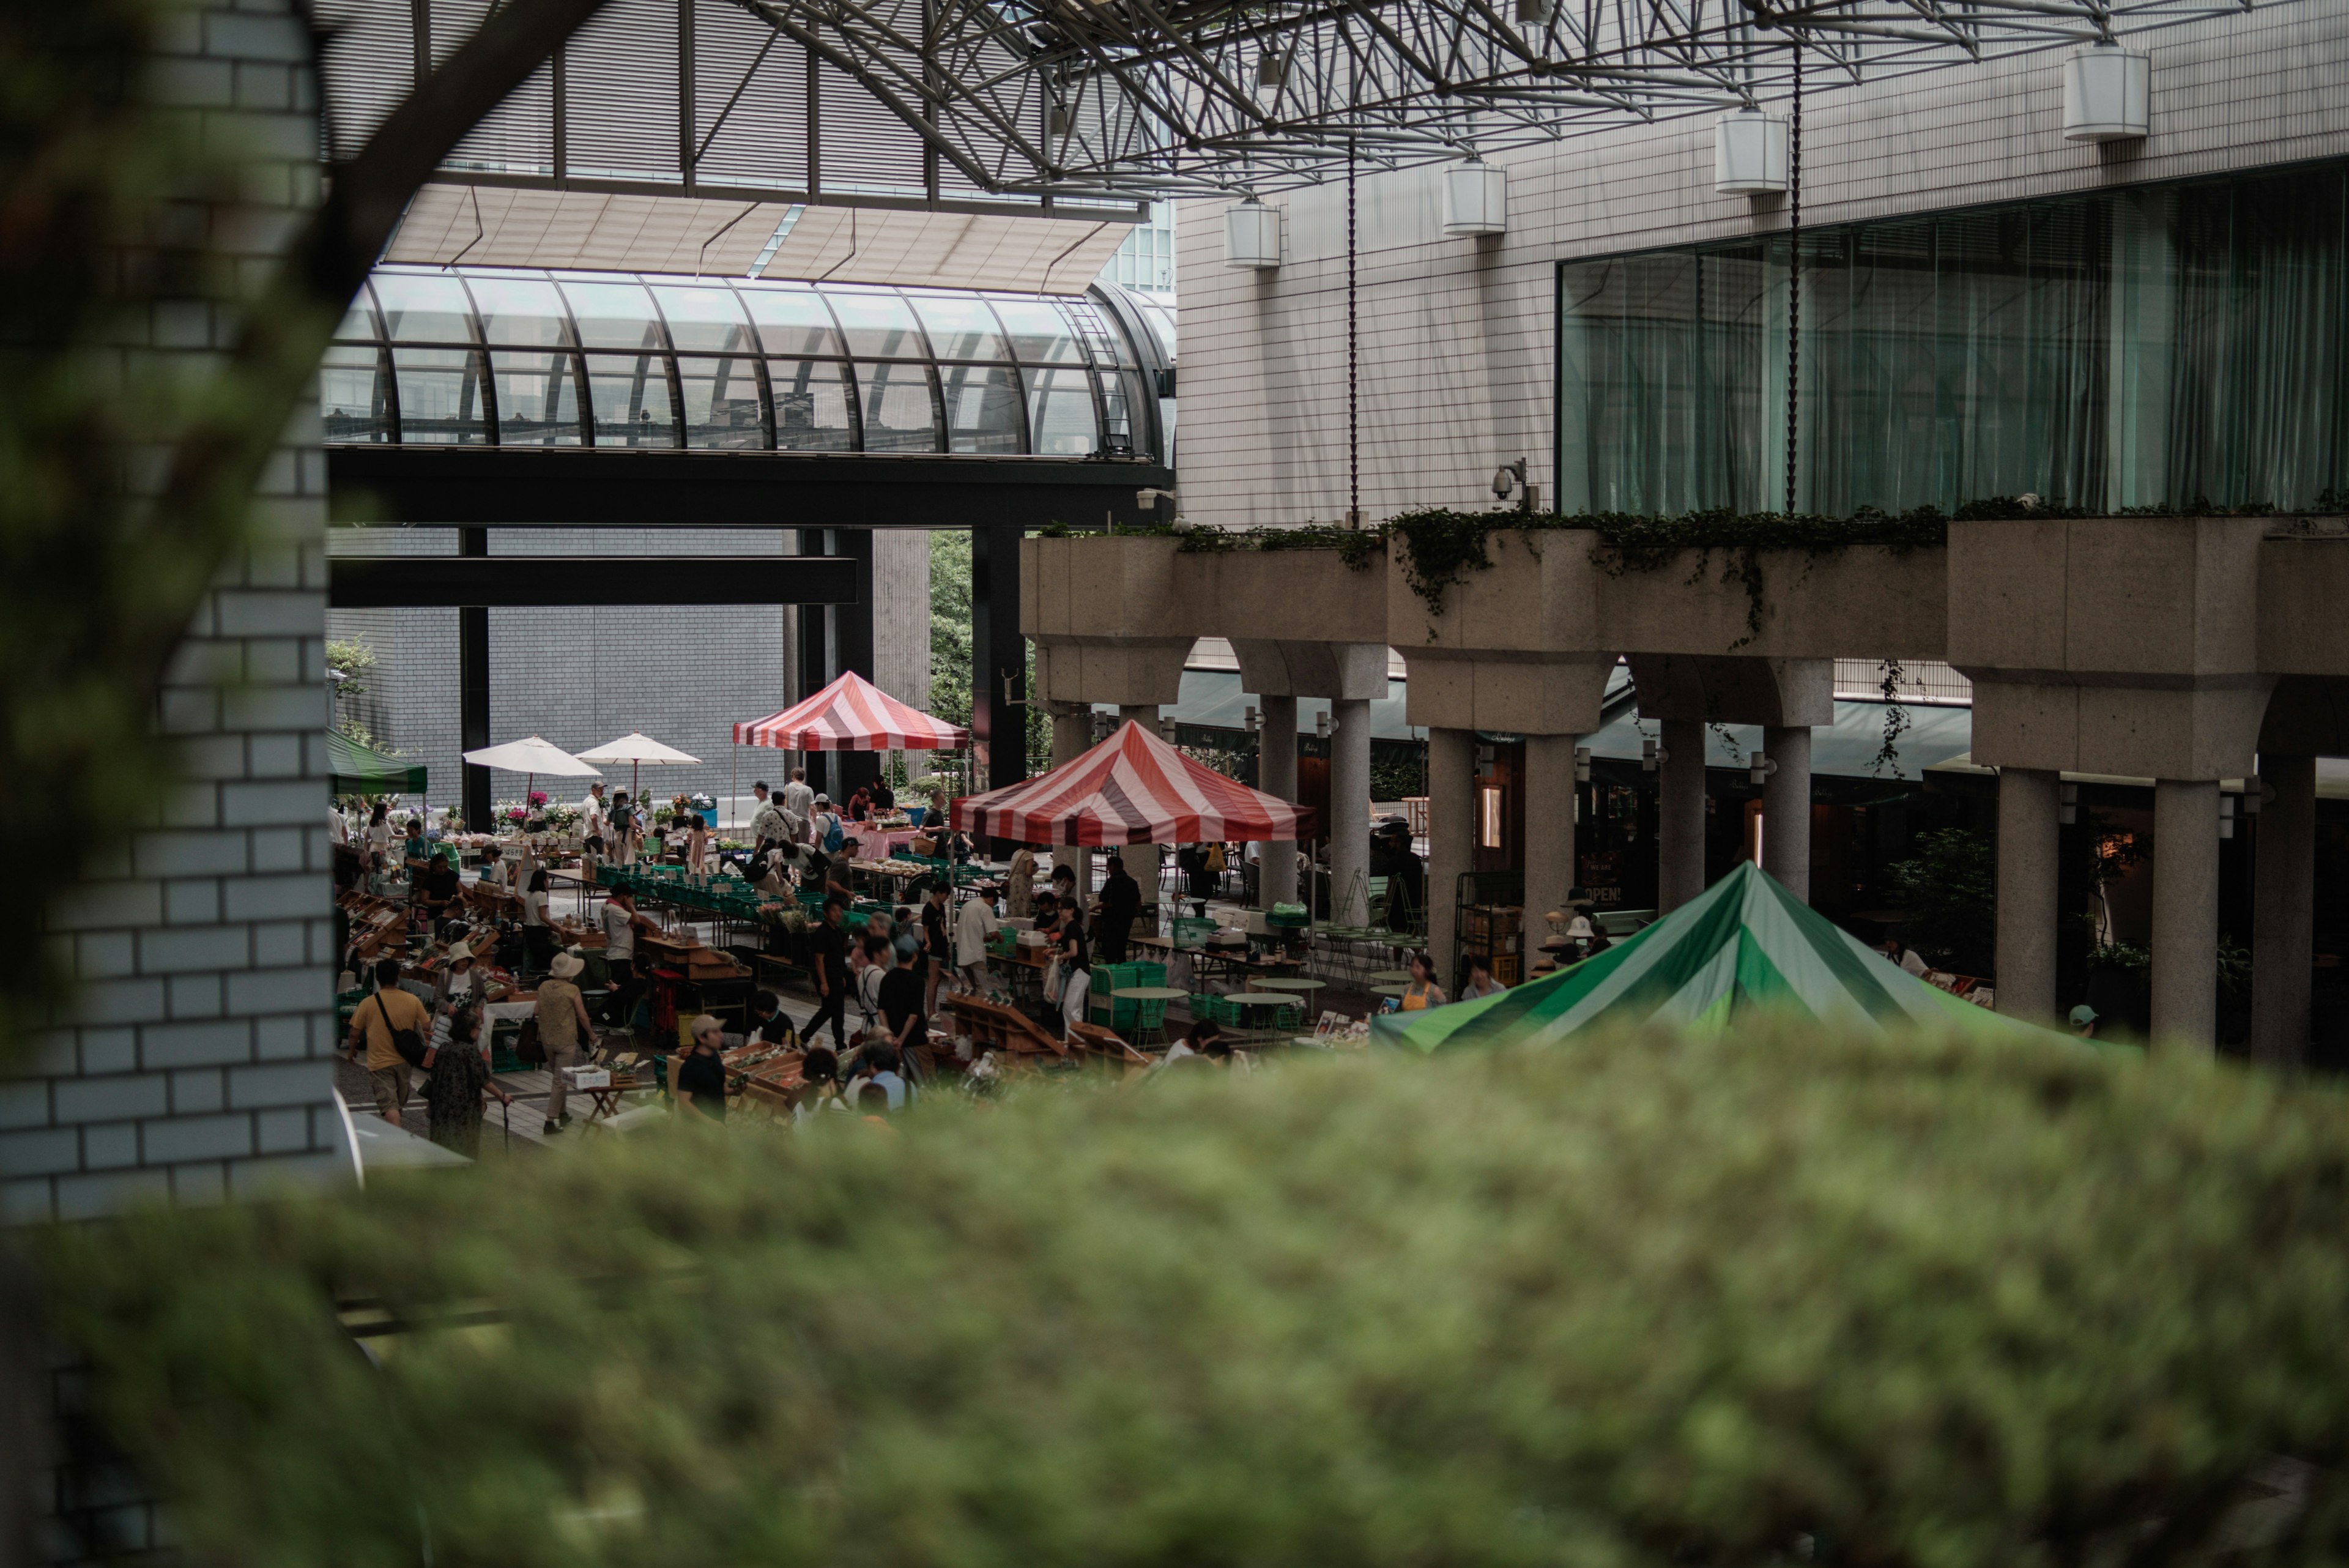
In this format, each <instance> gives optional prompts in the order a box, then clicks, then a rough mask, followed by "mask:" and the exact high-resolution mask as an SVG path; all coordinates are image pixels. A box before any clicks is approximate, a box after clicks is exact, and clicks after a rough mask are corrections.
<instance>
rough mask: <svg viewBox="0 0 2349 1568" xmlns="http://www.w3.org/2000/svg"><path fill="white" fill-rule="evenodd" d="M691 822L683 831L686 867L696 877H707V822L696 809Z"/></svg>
mask: <svg viewBox="0 0 2349 1568" xmlns="http://www.w3.org/2000/svg"><path fill="white" fill-rule="evenodd" d="M692 824H693V825H692V826H690V827H688V828H687V829H686V832H685V866H686V869H687V870H688V871H690V872H692V873H693V874H694V875H695V876H697V877H707V876H709V824H708V823H707V822H704V821H703V820H702V818H701V814H700V813H699V812H698V811H697V812H695V813H694V814H693V818H692Z"/></svg>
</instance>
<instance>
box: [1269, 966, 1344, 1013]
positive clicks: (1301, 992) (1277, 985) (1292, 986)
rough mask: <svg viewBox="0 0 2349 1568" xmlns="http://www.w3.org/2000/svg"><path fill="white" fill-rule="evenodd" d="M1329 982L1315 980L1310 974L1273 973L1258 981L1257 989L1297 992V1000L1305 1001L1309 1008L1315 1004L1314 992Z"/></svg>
mask: <svg viewBox="0 0 2349 1568" xmlns="http://www.w3.org/2000/svg"><path fill="white" fill-rule="evenodd" d="M1329 983H1330V982H1329V981H1326V980H1315V979H1314V978H1313V977H1312V976H1310V975H1303V974H1293V975H1272V976H1269V977H1268V978H1266V979H1263V980H1259V981H1257V982H1256V986H1255V989H1256V990H1257V991H1288V992H1296V993H1297V1000H1298V1001H1299V1002H1303V1003H1304V1004H1305V1005H1306V1007H1307V1008H1308V1009H1310V1008H1311V1007H1312V1005H1313V993H1314V992H1317V991H1319V990H1320V989H1321V988H1322V987H1323V986H1325V985H1327V984H1329Z"/></svg>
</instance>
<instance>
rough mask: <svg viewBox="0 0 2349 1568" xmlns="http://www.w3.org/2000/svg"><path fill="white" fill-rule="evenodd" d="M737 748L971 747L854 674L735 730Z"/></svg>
mask: <svg viewBox="0 0 2349 1568" xmlns="http://www.w3.org/2000/svg"><path fill="white" fill-rule="evenodd" d="M734 743H735V744H736V745H738V746H778V747H781V749H782V750H784V751H787V752H886V751H907V752H938V751H956V750H958V749H960V748H962V747H964V746H968V745H969V744H970V732H969V731H968V730H966V729H963V728H962V727H961V726H959V725H956V724H949V723H947V722H945V721H944V720H942V719H933V718H931V717H930V716H929V715H928V714H927V713H925V712H923V711H921V710H920V709H918V708H909V707H907V706H906V705H905V703H903V702H900V701H897V700H896V699H895V697H892V696H890V695H889V694H888V693H887V692H886V691H882V690H881V689H880V688H879V687H878V686H875V685H874V684H873V682H871V681H870V680H865V679H864V677H863V676H862V675H859V674H857V673H856V671H854V670H849V671H848V672H847V673H845V674H843V676H841V678H840V679H839V680H835V681H833V683H832V684H831V685H829V686H827V687H825V688H824V689H823V691H819V692H817V693H816V694H815V695H814V696H812V697H811V698H809V699H808V700H807V701H804V702H801V703H798V704H796V705H795V706H792V707H790V708H786V709H784V710H783V711H781V712H780V713H770V714H768V715H767V716H766V717H765V718H763V719H759V720H754V721H753V722H750V723H748V724H737V725H735V726H734Z"/></svg>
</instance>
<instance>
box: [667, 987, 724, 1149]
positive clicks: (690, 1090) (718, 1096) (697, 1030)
mask: <svg viewBox="0 0 2349 1568" xmlns="http://www.w3.org/2000/svg"><path fill="white" fill-rule="evenodd" d="M677 1103H678V1107H679V1109H680V1110H681V1111H682V1112H683V1113H685V1114H688V1115H693V1116H702V1117H705V1118H707V1119H708V1120H710V1121H713V1122H722V1121H724V1120H725V1119H726V1064H725V1063H724V1062H722V1061H720V1060H719V1056H718V1020H717V1019H715V1018H713V1017H711V1016H710V1015H709V1013H707V1012H705V1013H703V1014H702V1015H701V1016H700V1017H698V1018H697V1019H695V1020H694V1021H693V1045H692V1047H691V1048H690V1049H689V1050H688V1051H687V1052H686V1054H684V1055H683V1056H681V1057H679V1058H678V1065H677Z"/></svg>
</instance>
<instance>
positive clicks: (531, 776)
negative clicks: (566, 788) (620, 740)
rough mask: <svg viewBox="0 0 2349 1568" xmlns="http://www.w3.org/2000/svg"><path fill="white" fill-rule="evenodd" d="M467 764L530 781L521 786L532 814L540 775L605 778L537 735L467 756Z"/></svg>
mask: <svg viewBox="0 0 2349 1568" xmlns="http://www.w3.org/2000/svg"><path fill="white" fill-rule="evenodd" d="M465 760H466V761H467V762H469V763H474V764H475V765H476V766H480V767H484V768H502V769H503V770H504V771H506V772H507V773H510V774H523V776H524V778H525V779H527V780H528V783H525V784H523V786H522V804H523V814H524V815H528V813H529V811H530V795H531V786H532V785H533V784H536V783H537V782H538V775H539V774H547V775H548V776H549V777H551V778H598V779H600V778H602V777H603V776H604V775H603V774H602V773H601V772H599V771H598V770H596V769H595V768H592V767H590V766H588V765H587V764H586V763H583V762H581V761H580V760H579V759H578V758H577V757H574V756H573V755H572V754H571V753H569V752H566V751H564V749H563V748H562V747H560V746H558V745H556V744H555V743H554V742H552V741H545V740H541V739H540V738H539V737H538V736H536V735H532V736H529V737H528V738H526V739H524V740H520V741H508V742H505V743H504V744H503V745H500V746H483V747H482V748H481V750H480V751H478V752H467V753H465Z"/></svg>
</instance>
